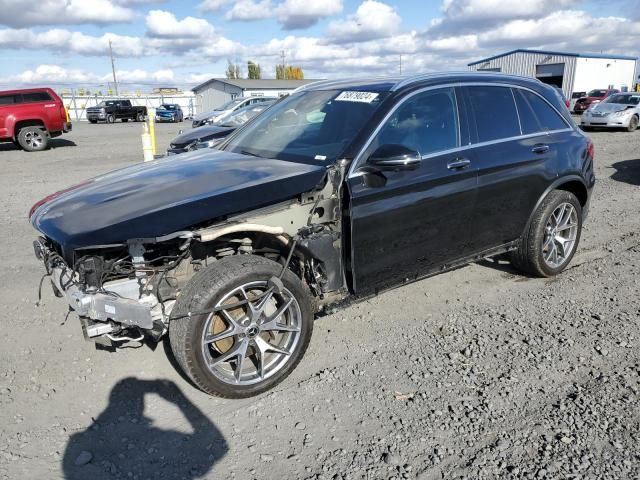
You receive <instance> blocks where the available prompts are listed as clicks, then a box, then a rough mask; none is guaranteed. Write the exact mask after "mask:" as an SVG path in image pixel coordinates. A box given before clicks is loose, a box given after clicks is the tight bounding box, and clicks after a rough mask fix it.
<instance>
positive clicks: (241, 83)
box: [191, 78, 317, 92]
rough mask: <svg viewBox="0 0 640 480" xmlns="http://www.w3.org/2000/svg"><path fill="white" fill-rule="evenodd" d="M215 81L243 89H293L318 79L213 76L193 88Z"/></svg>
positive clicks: (198, 88)
mask: <svg viewBox="0 0 640 480" xmlns="http://www.w3.org/2000/svg"><path fill="white" fill-rule="evenodd" d="M213 82H220V83H225V84H227V85H233V86H234V87H238V88H242V89H264V90H270V89H272V90H291V89H295V88H298V87H301V86H302V85H306V84H307V83H311V82H317V80H276V79H274V78H270V79H260V80H249V79H245V78H239V79H237V80H231V79H228V78H211V79H209V80H207V81H206V82H204V83H201V84H200V85H197V86H195V87H193V88H192V89H191V90H193V91H194V92H198V91H200V90H202V89H203V88H205V87H206V86H208V85H209V84H211V83H213Z"/></svg>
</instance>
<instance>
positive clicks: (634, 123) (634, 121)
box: [627, 115, 638, 132]
mask: <svg viewBox="0 0 640 480" xmlns="http://www.w3.org/2000/svg"><path fill="white" fill-rule="evenodd" d="M637 129H638V116H637V115H634V116H633V117H631V119H630V120H629V125H628V126H627V132H635V131H636V130H637Z"/></svg>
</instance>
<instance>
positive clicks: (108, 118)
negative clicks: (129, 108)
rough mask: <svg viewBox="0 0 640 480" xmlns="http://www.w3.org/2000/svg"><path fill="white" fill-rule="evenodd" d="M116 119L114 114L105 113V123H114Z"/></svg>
mask: <svg viewBox="0 0 640 480" xmlns="http://www.w3.org/2000/svg"><path fill="white" fill-rule="evenodd" d="M115 121H116V116H115V115H113V114H109V115H107V123H114V122H115Z"/></svg>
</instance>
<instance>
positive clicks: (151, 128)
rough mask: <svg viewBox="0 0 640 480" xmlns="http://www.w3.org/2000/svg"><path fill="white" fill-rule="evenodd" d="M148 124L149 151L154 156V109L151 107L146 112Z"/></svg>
mask: <svg viewBox="0 0 640 480" xmlns="http://www.w3.org/2000/svg"><path fill="white" fill-rule="evenodd" d="M147 119H148V122H149V135H151V151H152V152H153V154H154V155H155V154H156V109H155V108H153V107H151V108H149V109H148V110H147Z"/></svg>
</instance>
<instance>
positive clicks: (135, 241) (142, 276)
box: [34, 161, 347, 348]
mask: <svg viewBox="0 0 640 480" xmlns="http://www.w3.org/2000/svg"><path fill="white" fill-rule="evenodd" d="M346 167H347V162H346V161H345V162H338V163H337V164H335V165H333V166H331V167H330V168H328V169H327V172H326V175H325V177H324V179H323V181H322V182H321V184H320V185H319V186H318V188H317V189H316V190H314V191H310V192H306V193H305V194H302V195H301V196H299V197H298V198H295V199H292V200H290V201H288V202H283V203H279V204H276V205H272V206H269V207H267V208H263V209H259V210H253V211H250V212H247V213H244V214H241V215H237V216H232V217H229V218H226V219H224V220H223V221H217V222H215V223H212V224H209V225H199V226H196V227H194V228H193V229H190V230H185V231H179V232H174V233H171V234H168V235H165V236H162V237H156V238H132V239H129V240H128V241H127V243H126V244H121V245H104V246H95V247H86V248H82V249H78V250H77V251H76V252H75V258H74V263H73V265H69V264H68V262H65V260H64V258H63V257H62V255H61V254H60V252H59V251H58V250H57V249H56V246H55V245H53V244H52V242H50V241H49V240H47V239H45V238H43V237H40V238H39V240H37V241H36V242H35V243H34V248H35V250H36V256H38V258H40V259H41V260H43V262H44V263H45V266H46V269H47V275H49V276H50V277H51V281H52V284H53V288H54V293H55V294H56V295H57V296H60V297H66V299H67V302H68V303H69V306H70V308H71V309H72V310H74V311H75V312H76V313H77V314H78V315H79V316H80V318H81V322H82V327H83V332H84V335H85V338H86V339H88V340H92V341H94V342H96V344H97V345H100V346H102V347H106V348H116V347H138V346H141V345H142V344H143V343H144V342H145V341H146V340H151V341H158V340H160V338H162V336H163V335H164V334H165V333H167V331H168V328H169V322H170V320H171V319H172V317H171V312H172V310H173V307H174V305H175V303H176V300H177V299H178V298H179V296H180V294H181V292H182V290H183V289H184V288H185V286H186V285H187V284H188V283H189V281H190V279H191V278H192V277H193V276H194V275H196V274H197V273H198V272H199V271H200V270H202V269H203V268H205V267H207V266H208V265H210V264H211V263H212V262H216V261H219V260H220V259H222V258H224V257H227V256H230V255H248V254H250V255H259V256H264V257H266V258H269V259H271V260H274V261H276V262H278V263H280V264H282V266H283V269H284V268H288V269H290V270H292V271H293V272H294V273H295V274H296V275H297V276H298V277H299V278H301V279H302V280H304V281H305V282H306V283H307V285H308V286H309V288H310V290H311V291H312V292H313V294H314V296H315V299H316V310H321V309H322V308H323V306H324V305H326V304H328V303H332V302H334V301H338V300H341V299H342V298H344V297H345V296H346V293H347V289H346V279H345V272H344V266H343V263H344V262H343V253H342V205H341V203H342V202H341V196H342V192H341V186H342V183H343V178H344V175H345V169H346ZM200 313H201V312H200Z"/></svg>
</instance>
